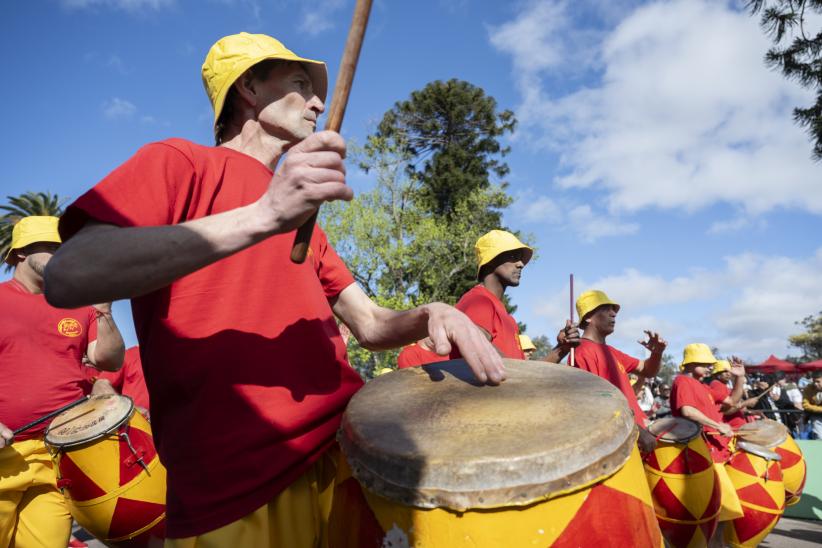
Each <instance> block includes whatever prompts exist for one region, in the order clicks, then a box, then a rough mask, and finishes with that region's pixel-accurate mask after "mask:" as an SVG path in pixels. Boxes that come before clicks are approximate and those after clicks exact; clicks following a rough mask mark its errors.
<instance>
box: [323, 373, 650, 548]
mask: <svg viewBox="0 0 822 548" xmlns="http://www.w3.org/2000/svg"><path fill="white" fill-rule="evenodd" d="M505 364H506V370H507V380H506V381H505V382H504V383H502V384H501V385H499V386H485V385H480V384H479V383H477V382H476V381H475V380H474V379H473V375H472V373H471V372H470V370H469V369H468V367H467V365H466V364H465V362H463V361H462V360H452V361H449V362H441V363H438V364H432V365H428V366H423V367H415V368H409V369H403V370H400V371H397V372H394V373H390V374H387V375H383V376H380V377H378V378H376V379H374V380H372V381H371V382H369V383H368V384H367V385H366V386H365V387H364V388H363V389H361V390H360V391H359V392H358V393H357V394H356V395H355V396H354V398H353V399H352V400H351V402H350V404H349V406H348V408H347V410H346V412H345V415H344V416H343V423H342V427H341V429H340V433H339V435H338V441H339V443H340V447H341V449H342V450H343V453H344V454H345V456H346V458H347V460H348V464H349V465H350V467H351V471H352V474H353V476H354V477H355V478H356V479H357V480H358V481H359V483H360V484H361V485H362V486H363V487H365V489H363V493H364V500H365V501H366V502H367V505H368V507H369V508H370V510H371V511H372V512H373V514H372V519H373V520H375V522H376V523H377V528H378V529H379V530H380V533H381V534H382V535H384V536H383V539H382V545H383V546H426V547H440V546H442V547H460V546H471V547H492V546H577V545H580V543H582V544H591V543H592V544H602V545H614V546H616V545H621V546H662V542H663V540H662V535H661V533H660V531H659V526H658V524H657V522H656V516H655V514H654V511H653V503H652V501H651V497H650V492H649V491H648V487H647V483H646V481H645V479H644V473H643V470H642V461H641V458H640V456H639V452H638V450H637V448H636V436H637V434H636V429H635V426H634V422H633V417H632V415H631V412H630V409H629V407H628V403H627V401H625V399H624V397H623V396H622V394H621V393H620V392H619V391H618V390H617V389H616V388H615V387H613V386H612V385H611V384H610V383H608V382H607V381H605V380H603V379H600V378H599V377H596V376H594V375H591V374H589V373H587V372H584V371H580V370H577V369H572V368H569V367H567V366H562V365H557V364H548V363H545V362H528V361H519V360H505ZM580 402H585V408H584V410H585V412H584V413H580V407H579V406H580ZM594 524H595V525H594ZM614 542H617V543H618V544H613V543H614ZM377 546H380V544H377Z"/></svg>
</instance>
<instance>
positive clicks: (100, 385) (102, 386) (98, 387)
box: [91, 379, 117, 396]
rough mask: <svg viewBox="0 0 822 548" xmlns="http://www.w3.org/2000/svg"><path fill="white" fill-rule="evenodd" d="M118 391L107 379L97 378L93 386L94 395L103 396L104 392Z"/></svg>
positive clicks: (113, 392)
mask: <svg viewBox="0 0 822 548" xmlns="http://www.w3.org/2000/svg"><path fill="white" fill-rule="evenodd" d="M116 393H117V391H116V390H115V389H114V387H113V386H111V383H110V382H109V381H108V380H106V379H97V380H96V381H94V385H93V386H92V387H91V395H92V396H101V395H103V394H116Z"/></svg>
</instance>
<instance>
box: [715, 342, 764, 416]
mask: <svg viewBox="0 0 822 548" xmlns="http://www.w3.org/2000/svg"><path fill="white" fill-rule="evenodd" d="M731 362H733V365H731ZM711 376H712V377H713V380H711V384H710V385H708V387H709V388H710V390H711V395H712V396H713V398H714V402H715V404H716V408H717V410H718V411H719V412H720V413H721V414H722V416H723V421H724V422H727V423H728V424H730V425H731V427H733V428H739V427H740V426H742V425H743V424H745V423H746V422H748V421H747V420H746V419H745V414H744V409H746V408H747V407H748V406H749V405H753V404H754V403H756V398H749V399H747V400H742V397H743V395H744V392H745V365H744V364H743V363H742V361H741V360H740V359H739V358H737V357H736V356H733V357H731V361H730V362H729V361H728V360H717V361H716V364H714V366H713V369H712V370H711ZM731 378H733V389H732V390H729V389H728V381H730V380H731Z"/></svg>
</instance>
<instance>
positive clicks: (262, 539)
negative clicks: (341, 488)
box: [165, 447, 347, 548]
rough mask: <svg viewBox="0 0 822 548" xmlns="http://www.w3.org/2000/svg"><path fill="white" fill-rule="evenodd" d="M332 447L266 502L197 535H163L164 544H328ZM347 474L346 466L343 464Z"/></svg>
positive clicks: (275, 547) (212, 547) (298, 547)
mask: <svg viewBox="0 0 822 548" xmlns="http://www.w3.org/2000/svg"><path fill="white" fill-rule="evenodd" d="M343 461H344V459H342V458H341V454H340V451H339V449H338V448H336V447H334V448H332V449H330V450H329V451H326V453H325V454H324V455H323V456H322V457H320V459H319V460H318V461H317V462H316V463H315V464H314V465H313V466H312V467H311V468H309V469H308V471H307V472H306V473H305V474H303V475H302V476H300V477H299V478H297V480H296V481H295V482H294V483H292V484H291V485H290V486H288V488H287V489H286V490H285V491H283V492H281V493H280V494H279V495H277V496H276V497H274V499H273V500H272V501H271V502H269V503H268V504H266V505H264V506H261V507H260V508H258V509H257V510H255V511H254V512H252V513H251V514H249V515H247V516H245V517H243V518H240V519H239V520H237V521H235V522H233V523H229V524H228V525H226V526H224V527H220V528H219V529H215V530H214V531H209V532H208V533H204V534H202V535H199V536H196V537H186V538H180V539H166V541H165V546H166V548H223V547H226V546H228V547H236V548H240V547H244V546H254V547H255V548H314V547H325V546H327V545H328V520H329V516H330V514H331V507H332V500H333V498H334V487H335V485H336V481H337V480H338V479H339V478H338V474H337V471H338V466H340V463H341V462H343ZM342 468H343V469H344V470H345V471H344V472H343V473H344V474H346V475H347V466H345V465H343V466H342Z"/></svg>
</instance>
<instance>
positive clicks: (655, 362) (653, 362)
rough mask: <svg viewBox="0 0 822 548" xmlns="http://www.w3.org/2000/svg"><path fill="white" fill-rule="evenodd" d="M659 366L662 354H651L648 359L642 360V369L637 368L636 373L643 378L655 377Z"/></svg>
mask: <svg viewBox="0 0 822 548" xmlns="http://www.w3.org/2000/svg"><path fill="white" fill-rule="evenodd" d="M661 364H662V352H651V355H650V356H648V358H646V359H644V360H642V367H641V368H638V371H637V373H638V374H639V375H642V376H643V377H656V374H657V373H659V367H660V365H661Z"/></svg>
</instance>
